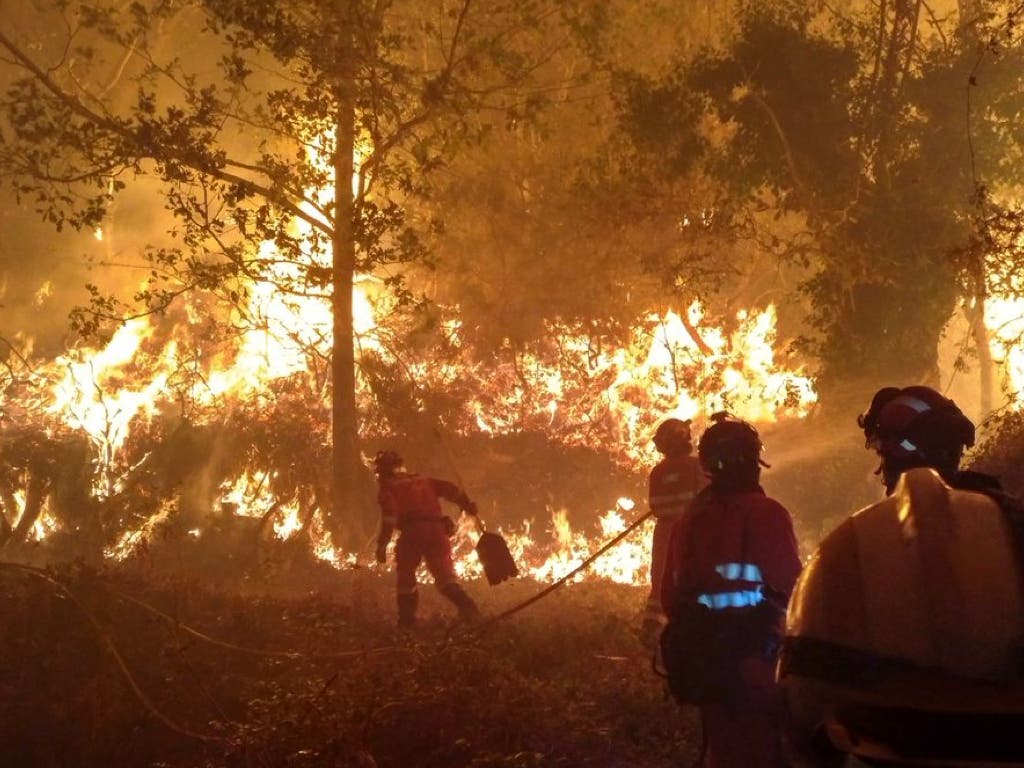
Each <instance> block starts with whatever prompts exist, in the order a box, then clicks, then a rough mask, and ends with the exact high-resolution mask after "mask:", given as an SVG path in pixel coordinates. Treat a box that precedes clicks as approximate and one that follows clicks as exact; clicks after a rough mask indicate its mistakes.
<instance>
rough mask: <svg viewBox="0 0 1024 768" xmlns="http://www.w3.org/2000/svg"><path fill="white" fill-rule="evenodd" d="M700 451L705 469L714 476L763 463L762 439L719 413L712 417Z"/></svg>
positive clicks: (740, 422) (699, 455)
mask: <svg viewBox="0 0 1024 768" xmlns="http://www.w3.org/2000/svg"><path fill="white" fill-rule="evenodd" d="M711 422H712V423H711V426H710V427H708V428H707V429H706V430H704V434H703V435H701V437H700V445H699V446H698V447H697V455H698V457H699V458H700V463H701V466H703V467H704V469H705V471H707V472H709V473H711V474H712V475H714V474H717V473H720V472H723V471H727V470H729V469H738V468H740V467H747V468H753V467H756V466H757V465H758V464H760V463H761V448H762V447H763V446H762V444H761V437H760V435H758V434H757V430H756V429H754V428H753V427H752V426H750V424H748V423H747V422H745V421H743V420H742V419H737V418H736V417H735V416H733V415H731V414H729V413H727V412H725V411H719V412H718V413H715V414H713V415H712V416H711Z"/></svg>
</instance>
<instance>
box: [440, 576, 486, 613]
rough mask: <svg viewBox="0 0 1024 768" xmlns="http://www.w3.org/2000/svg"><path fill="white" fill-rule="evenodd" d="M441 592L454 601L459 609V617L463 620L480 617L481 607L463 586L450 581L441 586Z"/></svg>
mask: <svg viewBox="0 0 1024 768" xmlns="http://www.w3.org/2000/svg"><path fill="white" fill-rule="evenodd" d="M441 594H442V595H444V596H445V597H446V598H448V599H449V600H451V601H452V603H454V604H455V607H456V608H458V609H459V618H460V619H462V620H463V621H476V620H477V619H479V618H480V609H479V608H477V607H476V603H474V602H473V598H471V597H470V596H469V595H467V594H466V592H465V590H463V589H462V586H461V585H459V584H457V583H456V582H454V581H450V582H448V583H447V584H445V585H444V586H443V587H441Z"/></svg>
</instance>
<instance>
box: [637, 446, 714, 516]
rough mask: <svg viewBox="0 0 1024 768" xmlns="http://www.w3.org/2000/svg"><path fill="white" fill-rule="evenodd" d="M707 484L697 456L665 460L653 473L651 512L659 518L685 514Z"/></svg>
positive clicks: (650, 486) (649, 494)
mask: <svg viewBox="0 0 1024 768" xmlns="http://www.w3.org/2000/svg"><path fill="white" fill-rule="evenodd" d="M707 482H708V481H707V477H706V476H705V475H704V470H703V469H701V466H700V461H699V460H698V459H697V457H696V456H692V455H689V454H687V455H685V456H671V457H665V458H664V459H662V461H661V462H660V463H659V464H658V465H657V466H655V467H654V469H652V470H651V476H650V480H649V485H648V501H649V503H650V506H651V511H652V512H654V516H655V517H656V518H659V519H660V518H665V517H676V516H678V515H681V514H683V512H685V511H686V508H687V507H688V506H689V505H690V502H691V501H693V498H694V497H695V496H696V495H697V491H699V490H700V489H701V488H703V487H704V486H705V485H707Z"/></svg>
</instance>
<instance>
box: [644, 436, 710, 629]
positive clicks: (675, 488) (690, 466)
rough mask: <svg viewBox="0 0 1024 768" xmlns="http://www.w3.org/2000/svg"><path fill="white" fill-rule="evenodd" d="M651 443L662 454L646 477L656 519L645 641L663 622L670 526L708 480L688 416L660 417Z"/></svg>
mask: <svg viewBox="0 0 1024 768" xmlns="http://www.w3.org/2000/svg"><path fill="white" fill-rule="evenodd" d="M654 447H655V448H657V450H658V452H659V453H660V454H661V455H662V456H663V457H664V458H663V459H662V460H661V461H660V462H659V463H658V464H657V465H656V466H655V467H654V469H652V470H651V475H650V478H649V480H648V501H649V504H650V509H651V511H652V512H653V513H654V520H655V522H654V534H653V541H652V542H651V592H650V594H649V595H648V597H647V603H646V605H645V607H644V614H643V623H642V624H641V629H640V634H641V637H642V639H643V641H644V643H645V644H646V645H652V644H653V643H654V642H655V641H656V640H657V637H658V633H659V632H660V631H661V628H662V626H663V625H664V623H665V609H664V608H663V606H662V604H661V583H662V578H663V575H664V573H665V556H666V554H667V552H668V542H669V536H670V535H671V533H672V526H673V525H675V523H676V521H677V520H678V519H679V517H680V516H681V515H682V514H683V513H684V512H685V511H686V510H687V508H688V507H689V506H690V502H691V501H693V498H694V496H696V495H697V492H698V491H699V490H700V489H701V488H703V487H704V486H705V485H706V484H707V478H706V477H705V475H704V472H703V470H702V469H701V467H700V461H698V459H697V457H696V456H694V455H693V442H692V438H691V436H690V421H689V420H686V421H683V420H681V419H666V420H665V421H663V422H662V423H661V424H660V425H659V426H658V428H657V430H655V432H654Z"/></svg>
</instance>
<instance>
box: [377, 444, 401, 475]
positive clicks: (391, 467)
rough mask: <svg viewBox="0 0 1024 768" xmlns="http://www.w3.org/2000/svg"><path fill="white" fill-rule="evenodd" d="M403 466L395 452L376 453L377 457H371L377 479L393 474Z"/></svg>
mask: <svg viewBox="0 0 1024 768" xmlns="http://www.w3.org/2000/svg"><path fill="white" fill-rule="evenodd" d="M403 464H405V462H404V461H402V457H401V456H399V455H398V452H397V451H392V450H383V451H377V455H376V456H374V457H373V469H374V471H375V472H376V473H377V476H378V477H384V476H386V475H390V474H393V473H394V471H395V470H396V469H397V468H398V467H401V466H402V465H403Z"/></svg>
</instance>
